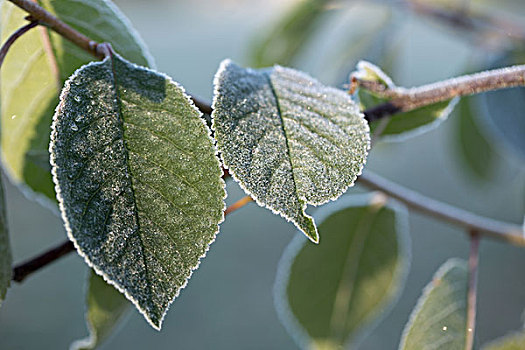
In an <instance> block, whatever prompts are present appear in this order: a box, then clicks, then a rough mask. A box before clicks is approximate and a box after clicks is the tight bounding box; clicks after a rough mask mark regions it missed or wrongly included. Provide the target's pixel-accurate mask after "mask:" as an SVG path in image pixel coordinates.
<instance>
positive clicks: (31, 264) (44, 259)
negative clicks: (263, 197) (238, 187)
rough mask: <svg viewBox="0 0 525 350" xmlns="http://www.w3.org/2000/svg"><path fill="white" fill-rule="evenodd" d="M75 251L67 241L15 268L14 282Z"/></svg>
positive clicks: (228, 210) (240, 204) (243, 201)
mask: <svg viewBox="0 0 525 350" xmlns="http://www.w3.org/2000/svg"><path fill="white" fill-rule="evenodd" d="M251 201H252V198H251V197H250V196H245V197H243V198H241V199H239V200H238V201H237V202H235V203H233V204H232V205H230V206H229V207H228V208H226V210H225V211H224V216H226V215H228V214H231V213H232V212H234V211H235V210H237V209H240V208H242V207H244V206H245V205H246V204H248V203H250V202H251ZM73 251H75V246H74V245H73V242H71V241H70V240H67V241H65V242H62V243H60V244H59V245H57V246H56V247H54V248H51V249H49V250H47V251H45V252H43V253H41V254H40V255H38V256H36V257H34V258H31V259H29V260H27V261H25V262H23V263H21V264H19V265H17V266H15V267H14V268H13V276H12V278H11V279H12V280H13V281H15V282H22V281H24V280H25V279H26V278H27V277H28V276H29V275H31V274H32V273H33V272H35V271H37V270H39V269H41V268H43V267H45V266H46V265H48V264H50V263H52V262H53V261H55V260H57V259H59V258H61V257H63V256H65V255H67V254H69V253H71V252H73Z"/></svg>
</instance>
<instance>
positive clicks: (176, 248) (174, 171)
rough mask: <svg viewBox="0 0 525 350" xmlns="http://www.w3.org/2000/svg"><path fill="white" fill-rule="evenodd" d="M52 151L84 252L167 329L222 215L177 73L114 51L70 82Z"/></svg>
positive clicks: (213, 171) (207, 155)
mask: <svg viewBox="0 0 525 350" xmlns="http://www.w3.org/2000/svg"><path fill="white" fill-rule="evenodd" d="M93 102H94V103H93ZM50 151H51V154H52V165H53V175H54V181H55V183H56V191H57V194H58V199H59V202H60V207H61V211H62V216H63V218H64V221H65V223H66V228H67V231H68V234H69V236H70V238H71V240H72V241H73V242H74V243H75V246H76V247H77V249H78V251H79V253H80V254H81V255H82V256H84V257H85V258H86V261H87V262H88V264H90V265H91V266H92V267H93V268H94V269H95V271H96V272H97V273H98V274H100V275H102V276H103V277H104V278H105V279H106V280H107V281H108V282H109V283H111V284H113V285H115V286H116V287H117V289H119V290H120V291H121V292H124V293H125V295H126V296H127V297H128V299H130V300H131V301H132V302H133V303H134V304H135V305H136V306H137V307H138V309H139V310H140V311H141V312H142V313H143V314H144V315H145V317H146V318H147V320H148V321H149V322H150V323H151V324H152V326H153V327H155V328H157V329H158V328H160V326H161V323H162V319H163V317H164V314H165V312H166V310H167V308H168V307H169V305H170V303H171V302H172V301H173V299H174V298H175V297H176V296H177V295H178V293H179V291H180V289H181V288H183V287H184V286H185V285H186V282H187V280H188V279H189V277H190V276H191V273H192V271H193V270H194V269H196V268H197V266H198V265H199V259H200V258H201V257H203V256H204V255H205V253H206V251H207V250H208V246H209V244H210V243H211V242H213V240H214V239H215V234H216V233H217V231H218V224H219V223H220V222H221V221H222V219H223V210H224V201H223V199H224V197H225V192H224V182H223V181H222V179H221V175H222V171H221V169H220V166H219V162H218V159H217V157H216V151H215V148H214V146H213V143H212V140H211V138H210V136H209V130H208V129H207V128H206V126H205V124H204V121H203V120H202V119H201V118H200V113H199V112H198V111H197V110H196V108H195V107H194V106H193V105H192V103H191V102H190V100H189V98H188V96H187V95H185V94H184V91H183V89H182V88H181V87H180V86H179V85H177V84H176V83H174V82H173V81H171V80H170V79H169V78H167V77H165V76H163V75H160V74H159V73H156V72H154V71H151V70H149V69H145V68H141V67H138V66H135V65H133V64H131V63H129V62H127V61H125V60H123V59H122V58H120V56H118V55H113V56H112V57H110V58H106V59H105V60H104V61H102V62H98V63H92V64H89V65H86V66H84V67H82V68H80V69H79V70H78V71H77V72H76V73H75V74H74V75H73V76H72V77H71V78H70V79H69V80H68V81H67V82H66V85H65V87H64V90H63V91H62V95H61V102H60V104H59V106H58V107H57V111H56V114H55V117H54V122H53V133H52V141H51V145H50Z"/></svg>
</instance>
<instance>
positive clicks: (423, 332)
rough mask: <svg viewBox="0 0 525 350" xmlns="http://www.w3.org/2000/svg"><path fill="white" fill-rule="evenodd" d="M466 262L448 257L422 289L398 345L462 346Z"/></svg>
mask: <svg viewBox="0 0 525 350" xmlns="http://www.w3.org/2000/svg"><path fill="white" fill-rule="evenodd" d="M467 285H468V267H467V263H466V262H465V261H463V260H459V259H450V260H448V261H447V262H446V263H445V264H443V265H442V266H441V267H440V268H439V270H438V271H437V272H436V274H435V275H434V278H433V279H432V282H430V283H429V284H428V285H427V286H426V287H425V289H424V290H423V295H422V296H421V297H420V298H419V300H418V302H417V305H416V307H415V308H414V310H413V311H412V314H411V315H410V320H409V321H408V323H407V325H406V326H405V330H404V331H403V337H402V339H401V344H400V346H399V349H400V350H401V349H402V350H411V349H414V350H416V349H417V350H420V349H426V348H432V349H464V348H465V342H466V334H467V333H466V332H467Z"/></svg>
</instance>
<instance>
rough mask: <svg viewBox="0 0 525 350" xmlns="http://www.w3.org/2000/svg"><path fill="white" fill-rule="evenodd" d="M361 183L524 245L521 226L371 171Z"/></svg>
mask: <svg viewBox="0 0 525 350" xmlns="http://www.w3.org/2000/svg"><path fill="white" fill-rule="evenodd" d="M358 183H359V184H360V185H363V186H365V187H368V188H371V189H373V190H378V191H381V192H383V193H384V194H386V195H387V196H389V197H392V198H394V199H397V200H398V201H400V202H402V203H404V204H405V205H407V206H408V207H409V208H411V209H414V210H417V211H419V212H421V213H424V214H427V215H430V216H432V217H435V218H438V219H440V220H443V221H446V222H450V223H452V224H455V225H458V226H460V227H464V228H466V229H467V230H470V231H476V232H479V234H483V235H486V236H488V237H491V238H496V239H500V240H503V241H505V242H507V243H510V244H513V245H517V246H525V236H524V235H523V231H522V228H521V227H520V226H518V225H513V224H509V223H506V222H501V221H497V220H492V219H488V218H486V217H483V216H479V215H476V214H473V213H471V212H468V211H466V210H463V209H460V208H457V207H454V206H451V205H449V204H445V203H442V202H439V201H436V200H434V199H432V198H428V197H425V196H424V195H422V194H420V193H418V192H415V191H412V190H409V189H408V188H405V187H402V186H400V185H398V184H396V183H393V182H391V181H389V180H386V179H384V178H382V177H381V176H379V175H376V174H374V173H372V172H369V171H364V172H363V174H361V176H360V177H359V179H358Z"/></svg>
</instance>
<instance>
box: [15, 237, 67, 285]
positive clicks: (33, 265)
mask: <svg viewBox="0 0 525 350" xmlns="http://www.w3.org/2000/svg"><path fill="white" fill-rule="evenodd" d="M73 251H75V246H74V245H73V242H71V241H66V242H63V243H61V244H60V245H58V246H56V247H55V248H52V249H50V250H48V251H46V252H44V253H42V254H40V255H39V256H37V257H34V258H32V259H30V260H28V261H25V262H23V263H22V264H20V265H18V266H16V267H15V268H13V277H12V279H13V281H15V282H22V281H23V280H24V279H25V278H26V277H27V276H29V275H30V274H32V273H33V272H35V271H37V270H39V269H40V268H42V267H44V266H46V265H47V264H49V263H52V262H53V261H55V260H57V259H59V258H61V257H63V256H64V255H67V254H69V253H71V252H73Z"/></svg>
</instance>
